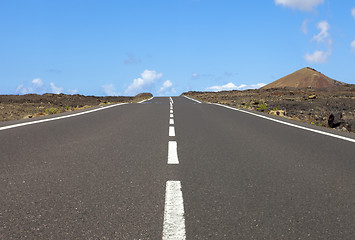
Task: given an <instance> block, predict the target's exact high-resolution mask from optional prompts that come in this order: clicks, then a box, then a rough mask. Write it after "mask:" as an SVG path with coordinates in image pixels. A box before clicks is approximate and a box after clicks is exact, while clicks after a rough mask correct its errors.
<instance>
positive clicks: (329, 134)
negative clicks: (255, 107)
mask: <svg viewBox="0 0 355 240" xmlns="http://www.w3.org/2000/svg"><path fill="white" fill-rule="evenodd" d="M210 104H214V105H217V106H221V107H225V108H228V109H231V110H234V111H239V112H243V113H247V114H250V115H253V116H256V117H260V118H264V119H267V120H270V121H274V122H277V123H281V124H284V125H287V126H291V127H295V128H299V129H303V130H307V131H310V132H315V133H319V134H323V135H326V136H330V137H334V138H339V139H342V140H345V141H349V142H353V143H355V139H352V138H348V137H343V136H339V135H336V134H332V133H328V132H323V131H320V130H316V129H312V128H307V127H303V126H299V125H296V124H293V123H289V122H284V121H281V120H278V119H274V118H270V117H266V116H263V115H259V114H256V113H252V112H248V111H245V110H241V109H236V108H233V107H229V106H226V105H222V104H219V103H210Z"/></svg>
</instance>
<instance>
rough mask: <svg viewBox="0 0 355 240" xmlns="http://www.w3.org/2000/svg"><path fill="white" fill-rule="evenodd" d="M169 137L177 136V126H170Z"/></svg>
mask: <svg viewBox="0 0 355 240" xmlns="http://www.w3.org/2000/svg"><path fill="white" fill-rule="evenodd" d="M169 137H175V127H174V126H169Z"/></svg>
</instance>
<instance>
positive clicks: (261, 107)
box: [182, 85, 355, 133]
mask: <svg viewBox="0 0 355 240" xmlns="http://www.w3.org/2000/svg"><path fill="white" fill-rule="evenodd" d="M182 95H186V96H189V97H192V98H195V99H198V100H201V101H204V102H210V103H220V104H225V105H229V106H234V107H237V108H241V109H242V108H245V109H250V110H255V111H260V112H267V113H269V114H273V115H279V116H282V117H285V118H289V119H294V120H298V121H302V122H307V123H311V124H314V125H318V126H324V127H330V128H335V129H339V130H342V131H346V132H353V133H355V85H345V86H338V87H333V88H324V89H312V88H302V89H293V88H273V89H256V90H244V91H222V92H186V93H183V94H182Z"/></svg>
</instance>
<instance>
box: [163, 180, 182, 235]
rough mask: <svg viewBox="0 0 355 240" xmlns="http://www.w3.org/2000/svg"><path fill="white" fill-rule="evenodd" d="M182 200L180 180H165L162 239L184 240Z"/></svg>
mask: <svg viewBox="0 0 355 240" xmlns="http://www.w3.org/2000/svg"><path fill="white" fill-rule="evenodd" d="M185 239H186V230H185V216H184V200H183V197H182V191H181V182H180V181H167V182H166V188H165V208H164V223H163V240H185Z"/></svg>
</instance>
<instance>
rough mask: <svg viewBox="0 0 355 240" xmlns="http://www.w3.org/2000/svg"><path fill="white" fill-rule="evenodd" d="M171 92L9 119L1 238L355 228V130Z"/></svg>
mask: <svg viewBox="0 0 355 240" xmlns="http://www.w3.org/2000/svg"><path fill="white" fill-rule="evenodd" d="M169 102H170V101H169V98H153V99H152V100H150V101H146V102H144V103H141V104H125V105H119V106H115V107H112V108H108V109H104V110H100V111H95V112H91V113H88V114H83V115H78V116H74V117H69V118H64V119H58V120H54V121H47V122H42V123H38V124H32V125H26V126H19V127H15V128H11V129H2V130H1V127H4V126H8V125H13V124H16V123H18V122H21V123H22V122H28V121H37V120H38V119H33V120H26V121H17V122H6V123H2V124H1V125H0V239H185V238H186V239H229V240H230V239H355V233H354V229H355V205H354V204H355V174H354V173H355V143H354V142H351V141H347V140H344V139H338V138H335V137H332V136H327V135H323V134H319V133H316V132H311V131H307V130H304V129H298V128H295V127H292V126H288V125H284V124H280V123H278V122H274V121H270V120H268V119H264V118H259V117H257V116H254V115H250V114H247V113H243V112H239V111H233V110H231V109H227V108H224V107H221V106H216V105H211V104H206V103H197V102H194V101H192V100H189V99H186V98H184V97H174V98H173V104H172V113H171V114H173V115H172V116H171V115H170V104H169ZM53 117H55V116H51V117H50V118H53ZM170 119H173V120H174V122H173V123H172V122H171V121H170ZM295 124H297V125H303V126H304V124H300V123H297V122H295ZM169 127H174V132H175V134H174V135H175V136H174V135H172V134H170V129H169ZM307 127H309V128H316V127H314V126H307ZM316 129H321V128H316ZM325 132H331V133H333V134H336V135H342V136H345V137H348V138H349V139H355V137H354V135H353V134H343V133H338V132H336V131H333V130H325ZM169 135H171V136H169ZM169 141H170V142H175V144H176V145H175V144H170V143H169ZM168 146H169V149H168ZM176 146H177V156H175V155H174V151H173V150H174V149H172V153H171V154H172V156H173V157H176V158H177V157H178V164H177V162H176V160H177V159H175V162H174V161H173V162H174V163H173V164H168V155H169V156H170V147H176ZM175 153H176V152H175ZM168 182H174V183H179V185H174V186H172V187H169V189H173V190H172V191H178V192H177V193H176V192H175V193H169V194H170V195H169V194H168V185H169V184H168ZM180 184H181V185H180ZM180 186H181V188H180ZM174 189H175V190H174ZM181 193H182V198H181ZM168 195H169V196H172V197H170V198H169V197H168ZM167 199H170V200H167ZM180 199H181V201H183V202H181V206H182V207H181V206H180V205H179V204H180V202H179V201H180ZM182 199H183V200H182ZM169 209H170V210H169ZM169 211H172V212H170V213H169ZM181 211H182V212H181ZM169 221H170V223H169ZM171 222H173V223H171ZM169 224H170V225H169ZM174 228H179V229H178V230H176V229H174Z"/></svg>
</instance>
